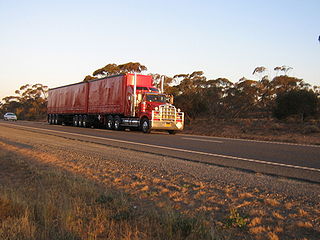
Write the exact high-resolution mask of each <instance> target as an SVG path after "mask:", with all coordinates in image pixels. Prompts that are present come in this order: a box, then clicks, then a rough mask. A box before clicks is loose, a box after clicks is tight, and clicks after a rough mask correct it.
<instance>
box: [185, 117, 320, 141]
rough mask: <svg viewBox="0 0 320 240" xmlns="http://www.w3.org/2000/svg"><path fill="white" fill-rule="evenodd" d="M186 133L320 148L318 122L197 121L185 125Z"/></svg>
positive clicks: (293, 120) (319, 124) (270, 120)
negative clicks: (317, 146)
mask: <svg viewBox="0 0 320 240" xmlns="http://www.w3.org/2000/svg"><path fill="white" fill-rule="evenodd" d="M184 133H191V134H198V135H208V136H216V137H228V138H242V139H254V140H263V141H280V142H289V143H300V144H313V145H320V121H319V120H309V121H307V122H304V123H301V122H297V121H296V120H295V119H291V120H290V119H289V120H287V121H285V122H284V121H277V120H274V119H235V120H223V119H215V120H208V119H196V120H191V121H190V122H188V123H187V124H186V127H185V130H184Z"/></svg>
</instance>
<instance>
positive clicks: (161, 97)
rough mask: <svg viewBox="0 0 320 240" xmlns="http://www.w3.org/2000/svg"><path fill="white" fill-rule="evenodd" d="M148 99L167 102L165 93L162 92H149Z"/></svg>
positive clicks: (149, 100)
mask: <svg viewBox="0 0 320 240" xmlns="http://www.w3.org/2000/svg"><path fill="white" fill-rule="evenodd" d="M146 100H147V101H148V102H161V103H166V102H167V101H166V96H165V95H160V94H147V96H146Z"/></svg>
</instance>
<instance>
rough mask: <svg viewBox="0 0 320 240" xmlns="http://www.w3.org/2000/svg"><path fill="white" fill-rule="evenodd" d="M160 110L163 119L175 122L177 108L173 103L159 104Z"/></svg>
mask: <svg viewBox="0 0 320 240" xmlns="http://www.w3.org/2000/svg"><path fill="white" fill-rule="evenodd" d="M159 112H160V117H161V120H162V121H166V122H171V121H172V122H174V121H175V119H176V108H175V107H174V106H172V105H161V106H159Z"/></svg>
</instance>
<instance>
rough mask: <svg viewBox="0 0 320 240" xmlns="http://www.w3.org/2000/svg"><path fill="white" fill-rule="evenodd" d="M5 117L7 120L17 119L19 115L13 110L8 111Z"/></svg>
mask: <svg viewBox="0 0 320 240" xmlns="http://www.w3.org/2000/svg"><path fill="white" fill-rule="evenodd" d="M3 119H4V120H5V121H17V119H18V118H17V115H16V114H14V113H12V112H7V113H6V114H4V115H3Z"/></svg>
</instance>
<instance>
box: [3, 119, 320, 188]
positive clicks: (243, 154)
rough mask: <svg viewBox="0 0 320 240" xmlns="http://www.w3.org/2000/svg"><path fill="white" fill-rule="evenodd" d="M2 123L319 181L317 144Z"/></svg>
mask: <svg viewBox="0 0 320 240" xmlns="http://www.w3.org/2000/svg"><path fill="white" fill-rule="evenodd" d="M0 124H1V125H6V126H10V127H12V128H20V129H24V130H25V131H26V132H28V131H34V132H41V133H43V134H51V135H56V136H61V137H65V138H71V139H77V140H80V141H84V142H93V143H98V144H102V145H107V146H116V147H120V148H124V149H131V150H135V151H137V152H148V153H153V154H158V155H163V156H170V157H176V158H180V159H183V160H185V161H193V162H201V163H204V164H212V165H218V166H225V167H232V168H236V169H241V170H244V171H253V172H257V173H263V174H271V175H276V176H279V177H288V178H294V179H299V180H305V181H311V182H316V183H320V146H316V145H300V144H290V143H278V142H264V141H253V140H241V139H229V138H219V137H207V136H197V135H187V134H177V135H168V134H166V133H160V132H155V133H151V134H143V133H140V132H134V131H131V132H128V131H120V132H118V131H109V130H105V129H90V128H75V127H71V126H56V125H49V124H47V123H44V122H27V121H18V122H5V121H0Z"/></svg>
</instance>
